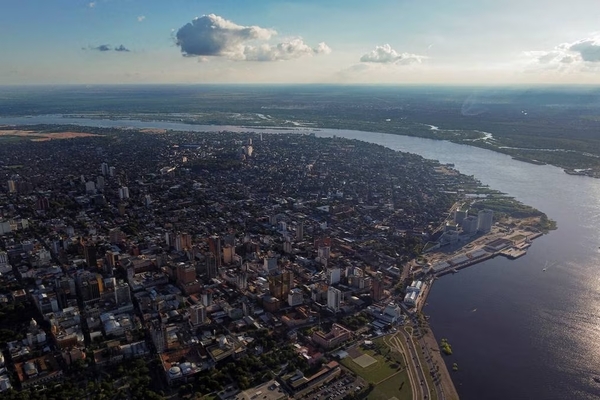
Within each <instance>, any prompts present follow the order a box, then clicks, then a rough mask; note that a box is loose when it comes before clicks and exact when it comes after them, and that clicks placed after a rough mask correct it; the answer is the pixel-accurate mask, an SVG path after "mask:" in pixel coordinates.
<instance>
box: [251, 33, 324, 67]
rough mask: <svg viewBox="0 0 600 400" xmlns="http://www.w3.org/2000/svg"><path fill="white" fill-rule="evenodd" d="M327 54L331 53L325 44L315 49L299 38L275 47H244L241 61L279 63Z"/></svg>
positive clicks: (264, 45)
mask: <svg viewBox="0 0 600 400" xmlns="http://www.w3.org/2000/svg"><path fill="white" fill-rule="evenodd" d="M329 53H331V49H330V48H329V46H327V45H326V44H325V43H319V45H318V46H317V47H315V48H312V47H310V46H309V45H307V44H306V43H304V41H303V40H302V39H301V38H296V39H292V40H290V41H288V42H284V43H278V44H276V45H270V44H262V45H260V46H245V47H244V53H243V57H244V58H243V59H244V60H246V61H279V60H291V59H293V58H300V57H304V56H312V55H317V54H329Z"/></svg>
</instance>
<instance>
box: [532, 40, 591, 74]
mask: <svg viewBox="0 0 600 400" xmlns="http://www.w3.org/2000/svg"><path fill="white" fill-rule="evenodd" d="M525 55H526V56H528V57H529V58H530V59H531V60H532V62H531V63H530V67H533V68H535V67H536V66H537V67H538V68H542V69H547V70H552V69H555V70H558V71H562V72H581V71H596V70H598V69H600V36H598V35H596V36H592V37H589V38H584V39H581V40H577V41H575V42H572V43H562V44H559V45H557V46H555V47H554V48H553V49H551V50H536V51H526V52H525Z"/></svg>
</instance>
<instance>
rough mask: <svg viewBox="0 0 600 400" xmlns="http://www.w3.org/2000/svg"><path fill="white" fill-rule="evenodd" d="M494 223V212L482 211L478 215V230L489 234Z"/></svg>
mask: <svg viewBox="0 0 600 400" xmlns="http://www.w3.org/2000/svg"><path fill="white" fill-rule="evenodd" d="M493 221H494V212H493V211H492V210H487V209H486V210H481V211H479V213H478V214H477V230H478V231H480V232H489V231H490V230H491V229H492V223H493Z"/></svg>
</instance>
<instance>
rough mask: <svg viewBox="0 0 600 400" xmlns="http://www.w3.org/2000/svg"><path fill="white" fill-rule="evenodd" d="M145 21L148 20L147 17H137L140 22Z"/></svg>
mask: <svg viewBox="0 0 600 400" xmlns="http://www.w3.org/2000/svg"><path fill="white" fill-rule="evenodd" d="M145 19H146V16H145V15H140V16H139V17H137V20H138V22H142V21H143V20H145Z"/></svg>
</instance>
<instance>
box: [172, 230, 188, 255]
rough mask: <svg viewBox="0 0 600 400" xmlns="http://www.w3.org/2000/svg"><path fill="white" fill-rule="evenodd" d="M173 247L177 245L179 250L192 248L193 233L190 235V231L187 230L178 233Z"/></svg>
mask: <svg viewBox="0 0 600 400" xmlns="http://www.w3.org/2000/svg"><path fill="white" fill-rule="evenodd" d="M173 247H175V250H177V251H183V250H186V249H191V248H192V235H190V234H189V233H186V232H183V233H178V234H177V235H176V236H175V243H174V244H173Z"/></svg>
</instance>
